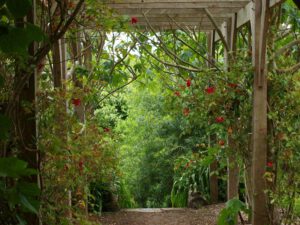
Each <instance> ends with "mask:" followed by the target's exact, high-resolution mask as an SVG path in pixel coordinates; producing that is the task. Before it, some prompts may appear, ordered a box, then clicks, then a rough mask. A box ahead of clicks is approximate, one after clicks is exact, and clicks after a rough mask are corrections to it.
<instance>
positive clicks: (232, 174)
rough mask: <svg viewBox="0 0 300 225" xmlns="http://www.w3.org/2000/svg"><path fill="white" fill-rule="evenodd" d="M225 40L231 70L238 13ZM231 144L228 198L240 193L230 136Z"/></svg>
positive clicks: (237, 168) (227, 27) (228, 163)
mask: <svg viewBox="0 0 300 225" xmlns="http://www.w3.org/2000/svg"><path fill="white" fill-rule="evenodd" d="M224 28H225V40H226V42H227V45H228V46H229V51H230V52H228V51H227V50H226V49H225V51H224V58H225V60H224V62H225V69H226V70H227V71H230V69H231V66H232V63H234V58H235V55H236V54H235V53H236V47H237V46H236V41H237V14H235V15H234V16H233V17H232V18H231V19H230V20H229V21H228V22H226V25H225V27H224ZM228 145H229V151H230V152H229V153H228V154H229V156H228V159H227V175H228V180H227V200H230V199H232V198H235V197H237V198H238V195H239V166H238V163H237V158H236V156H235V155H233V150H234V149H235V148H236V147H237V146H236V144H235V143H234V140H232V138H231V137H230V136H229V137H228Z"/></svg>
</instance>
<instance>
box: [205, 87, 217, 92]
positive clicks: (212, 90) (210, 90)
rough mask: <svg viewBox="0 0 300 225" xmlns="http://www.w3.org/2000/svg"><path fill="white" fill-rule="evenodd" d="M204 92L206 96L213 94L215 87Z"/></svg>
mask: <svg viewBox="0 0 300 225" xmlns="http://www.w3.org/2000/svg"><path fill="white" fill-rule="evenodd" d="M205 92H206V93H207V94H213V93H214V92H215V87H208V88H205Z"/></svg>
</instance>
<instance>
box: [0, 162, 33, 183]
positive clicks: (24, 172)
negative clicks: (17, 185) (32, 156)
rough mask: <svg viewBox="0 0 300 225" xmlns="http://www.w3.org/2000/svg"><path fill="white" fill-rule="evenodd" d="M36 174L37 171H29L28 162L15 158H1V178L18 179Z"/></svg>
mask: <svg viewBox="0 0 300 225" xmlns="http://www.w3.org/2000/svg"><path fill="white" fill-rule="evenodd" d="M33 174H36V170H34V169H28V168H27V162H25V161H23V160H20V159H17V158H14V157H7V158H0V177H13V178H18V177H21V176H29V175H33Z"/></svg>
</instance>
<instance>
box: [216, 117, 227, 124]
mask: <svg viewBox="0 0 300 225" xmlns="http://www.w3.org/2000/svg"><path fill="white" fill-rule="evenodd" d="M224 120H225V119H224V117H222V116H218V117H217V118H216V122H217V123H223V122H224Z"/></svg>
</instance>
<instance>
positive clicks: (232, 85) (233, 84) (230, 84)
mask: <svg viewBox="0 0 300 225" xmlns="http://www.w3.org/2000/svg"><path fill="white" fill-rule="evenodd" d="M228 86H229V87H231V88H236V87H237V86H238V85H237V84H235V83H229V84H228Z"/></svg>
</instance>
